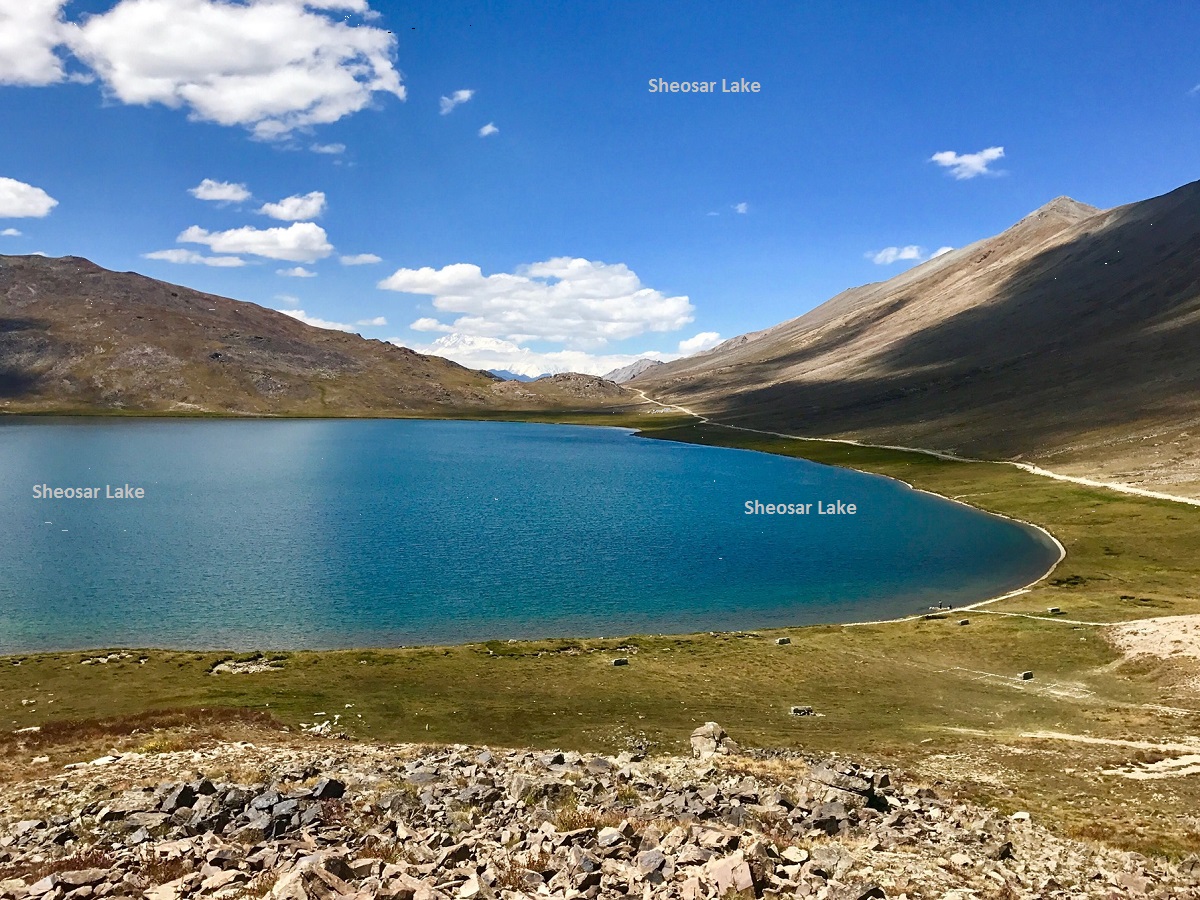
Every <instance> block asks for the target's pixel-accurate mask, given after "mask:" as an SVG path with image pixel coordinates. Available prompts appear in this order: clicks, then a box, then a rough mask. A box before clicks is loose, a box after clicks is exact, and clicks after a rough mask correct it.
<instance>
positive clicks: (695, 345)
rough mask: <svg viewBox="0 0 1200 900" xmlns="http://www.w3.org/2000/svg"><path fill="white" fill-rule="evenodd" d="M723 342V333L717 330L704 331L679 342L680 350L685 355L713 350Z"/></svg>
mask: <svg viewBox="0 0 1200 900" xmlns="http://www.w3.org/2000/svg"><path fill="white" fill-rule="evenodd" d="M719 343H721V335H719V334H717V332H715V331H702V332H700V333H699V334H698V335H696V336H695V337H690V338H688V339H687V340H684V341H680V342H679V352H680V353H682V354H683V355H684V356H690V355H691V354H693V353H699V352H700V351H701V350H711V349H712V348H713V347H715V346H717V344H719Z"/></svg>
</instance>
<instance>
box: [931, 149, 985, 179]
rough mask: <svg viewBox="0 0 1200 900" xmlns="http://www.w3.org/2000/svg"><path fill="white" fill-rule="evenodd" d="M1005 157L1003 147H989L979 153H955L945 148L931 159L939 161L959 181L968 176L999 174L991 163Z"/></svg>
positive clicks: (934, 161) (933, 161)
mask: <svg viewBox="0 0 1200 900" xmlns="http://www.w3.org/2000/svg"><path fill="white" fill-rule="evenodd" d="M1003 158H1004V148H1003V147H987V148H986V149H983V150H980V151H979V152H978V153H955V152H954V151H953V150H943V151H941V152H940V153H935V154H933V156H931V157H929V161H930V162H932V163H937V164H938V165H939V166H941V167H942V168H943V169H948V170H949V174H950V175H952V176H953V177H954V178H956V179H958V180H959V181H965V180H966V179H968V178H978V177H979V176H980V175H997V174H999V173H998V172H996V171H995V170H994V169H992V168H991V164H992V163H994V162H995V161H996V160H998V159H1003Z"/></svg>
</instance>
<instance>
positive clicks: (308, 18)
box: [0, 0, 405, 139]
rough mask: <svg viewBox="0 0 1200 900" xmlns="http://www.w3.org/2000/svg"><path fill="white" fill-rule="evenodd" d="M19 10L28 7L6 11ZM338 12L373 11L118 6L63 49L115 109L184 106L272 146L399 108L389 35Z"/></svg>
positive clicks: (74, 33)
mask: <svg viewBox="0 0 1200 900" xmlns="http://www.w3.org/2000/svg"><path fill="white" fill-rule="evenodd" d="M18 2H28V0H9V2H7V3H6V4H5V5H6V6H13V5H16V4H17V3H18ZM37 2H38V3H39V4H41V3H47V2H49V0H37ZM338 11H348V12H354V13H359V14H361V15H362V16H363V17H364V18H369V17H370V13H371V10H370V8H369V7H368V6H367V4H366V2H365V0H247V2H243V3H231V2H224V0H120V2H119V3H117V4H116V5H115V6H113V7H112V9H110V10H109V11H108V12H105V13H99V14H96V15H92V16H89V17H86V18H84V19H83V20H81V21H80V22H79V23H73V24H70V25H68V26H67V28H66V29H65V34H64V35H63V37H62V40H63V41H64V43H65V44H66V45H67V46H68V47H69V48H70V49H71V51H72V52H73V53H74V54H75V56H76V57H77V58H78V59H79V60H81V61H82V62H84V63H85V64H87V65H88V66H89V67H90V68H91V69H92V70H93V71H94V72H95V73H96V75H98V76H99V78H100V79H101V80H102V82H103V83H104V86H105V88H106V91H107V93H108V94H109V95H110V96H111V97H114V98H116V99H117V100H119V101H121V102H122V103H127V104H131V105H139V106H146V105H150V104H154V103H159V104H163V105H164V106H168V107H171V108H173V109H180V108H184V109H187V110H188V112H189V115H190V117H191V118H192V119H195V120H200V121H205V122H216V123H218V124H220V125H242V126H245V127H247V128H249V129H250V130H251V131H252V132H253V133H254V135H255V136H257V137H259V138H264V139H272V138H279V137H283V136H285V135H288V134H290V133H291V132H293V131H295V130H296V129H302V128H307V127H309V126H313V125H322V124H327V123H329V122H336V121H337V120H339V119H341V118H343V117H345V116H348V115H351V114H352V113H356V112H358V111H360V110H362V109H363V108H365V107H366V106H367V105H368V104H369V103H370V102H371V100H372V98H373V96H374V95H375V94H376V93H387V94H393V95H395V96H396V97H399V98H400V99H404V96H405V90H404V87H403V85H402V84H401V83H400V75H399V73H398V72H397V71H396V69H395V67H394V66H393V64H392V58H393V53H394V50H395V46H396V39H395V37H394V36H393V35H392V34H390V33H389V32H388V31H386V30H384V29H382V28H376V27H373V26H369V25H363V24H356V23H353V22H351V21H349V17H348V16H338V15H336V12H338ZM3 30H4V29H3V28H0V32H2V31H3ZM39 34H41V35H47V34H48V35H50V37H49V38H43V44H42V45H41V46H43V47H44V46H45V40H52V41H56V40H58V39H59V38H58V37H57V36H55V35H54V33H53V30H52V29H51V28H50V27H49V26H45V25H44V26H43V27H42V29H41V31H40V32H39ZM46 52H47V51H45V50H43V51H42V55H43V60H42V66H43V68H44V69H45V68H48V65H47V63H46V60H45V58H44V56H45V53H46ZM59 80H61V78H60V79H59Z"/></svg>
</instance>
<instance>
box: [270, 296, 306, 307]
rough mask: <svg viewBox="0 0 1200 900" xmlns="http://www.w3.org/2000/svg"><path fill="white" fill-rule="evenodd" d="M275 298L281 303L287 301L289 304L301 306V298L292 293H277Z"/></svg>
mask: <svg viewBox="0 0 1200 900" xmlns="http://www.w3.org/2000/svg"><path fill="white" fill-rule="evenodd" d="M275 299H276V300H278V301H279V302H280V303H286V304H287V305H288V306H299V305H300V298H299V297H296V296H294V295H292V294H276V295H275Z"/></svg>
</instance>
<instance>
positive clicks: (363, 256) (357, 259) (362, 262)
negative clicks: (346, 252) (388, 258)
mask: <svg viewBox="0 0 1200 900" xmlns="http://www.w3.org/2000/svg"><path fill="white" fill-rule="evenodd" d="M338 261H339V262H340V263H341V264H342V265H343V266H373V265H375V263H381V262H383V258H382V257H379V256H376V255H375V254H374V253H355V254H353V255H351V256H343V257H340V258H339V260H338Z"/></svg>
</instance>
